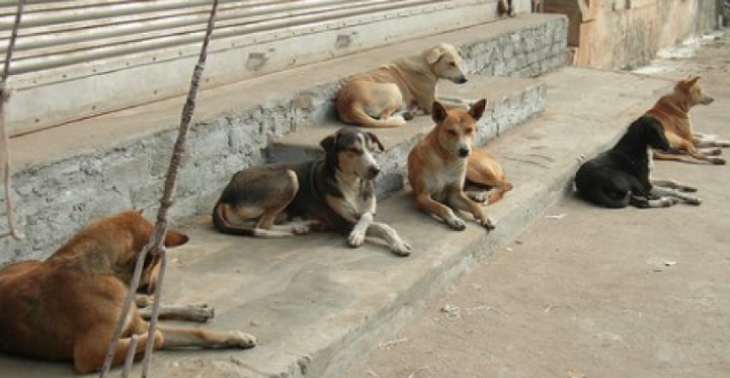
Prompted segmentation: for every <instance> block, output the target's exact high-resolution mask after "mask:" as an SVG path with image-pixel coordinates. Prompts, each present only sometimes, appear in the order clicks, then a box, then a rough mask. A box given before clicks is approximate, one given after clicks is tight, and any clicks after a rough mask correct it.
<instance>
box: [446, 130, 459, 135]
mask: <svg viewBox="0 0 730 378" xmlns="http://www.w3.org/2000/svg"><path fill="white" fill-rule="evenodd" d="M448 133H449V135H453V136H457V135H458V134H457V133H456V130H449V131H448Z"/></svg>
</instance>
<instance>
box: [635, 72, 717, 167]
mask: <svg viewBox="0 0 730 378" xmlns="http://www.w3.org/2000/svg"><path fill="white" fill-rule="evenodd" d="M699 79H700V78H699V76H696V77H690V78H688V79H686V80H680V81H679V82H678V83H677V84H676V85H675V86H674V91H673V92H672V93H671V94H669V95H666V96H663V97H662V98H660V99H659V101H657V103H656V104H655V105H654V107H653V108H651V109H649V111H647V112H646V115H647V116H650V117H652V118H654V119H656V120H657V121H659V123H661V125H662V127H663V128H664V133H665V134H666V136H667V140H669V144H670V145H671V148H672V150H673V151H674V152H678V153H679V154H689V155H690V156H691V157H692V158H694V159H697V160H700V161H705V162H709V163H712V164H718V165H722V164H725V159H723V158H720V157H713V156H711V155H719V154H720V153H721V152H722V151H721V150H720V149H719V148H717V147H730V141H721V140H717V138H716V137H715V136H711V135H703V134H699V133H694V132H693V130H692V122H691V121H690V118H689V111H690V109H691V108H692V107H694V106H695V105H699V104H701V105H709V104H711V103H712V102H713V101H714V99H713V98H712V97H710V96H708V95H707V94H706V93H704V91H703V90H702V87H701V86H700V85H699V84H697V81H698V80H699ZM704 148H712V149H709V150H703V149H704ZM654 158H655V159H658V160H674V161H682V162H693V161H692V160H689V159H687V158H686V157H684V156H681V155H678V154H669V153H664V152H659V151H655V152H654Z"/></svg>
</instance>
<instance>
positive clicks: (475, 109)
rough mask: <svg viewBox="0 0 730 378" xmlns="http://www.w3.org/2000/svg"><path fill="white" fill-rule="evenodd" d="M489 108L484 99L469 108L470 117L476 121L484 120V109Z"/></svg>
mask: <svg viewBox="0 0 730 378" xmlns="http://www.w3.org/2000/svg"><path fill="white" fill-rule="evenodd" d="M486 108H487V99H485V98H483V99H481V100H479V101H477V102H475V103H474V104H473V105H472V106H471V108H469V115H470V116H471V117H472V118H474V120H475V121H478V120H479V119H480V118H482V115H484V109H486Z"/></svg>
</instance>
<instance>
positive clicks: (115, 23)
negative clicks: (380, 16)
mask: <svg viewBox="0 0 730 378" xmlns="http://www.w3.org/2000/svg"><path fill="white" fill-rule="evenodd" d="M445 1H446V0H366V1H362V0H361V1H346V0H345V1H343V0H259V1H235V0H223V1H222V2H221V4H220V8H219V9H220V10H219V13H218V18H217V21H216V32H215V38H216V39H221V38H226V37H233V36H241V35H246V34H251V33H257V32H264V31H271V30H275V29H278V28H287V27H292V26H298V25H304V24H311V23H317V22H322V21H327V20H333V19H338V18H343V17H350V16H357V15H363V14H367V13H373V12H380V11H387V10H394V9H404V8H407V7H414V6H419V5H424V4H428V3H438V2H445ZM210 3H211V2H210V0H156V1H149V0H141V1H133V0H74V1H53V0H35V1H29V3H28V5H27V6H26V8H25V9H26V10H25V13H24V16H23V24H22V30H21V32H20V38H19V39H18V45H17V47H16V49H17V50H16V51H17V53H16V54H15V57H16V59H15V61H14V63H13V70H12V71H11V72H12V73H14V74H24V73H31V72H38V71H42V70H48V69H53V68H57V67H62V66H68V65H72V64H78V63H88V62H90V61H96V60H101V59H110V58H115V57H124V56H127V55H129V54H135V53H140V52H145V51H154V50H159V49H164V48H169V47H180V46H181V45H186V44H195V43H198V42H199V40H200V34H201V33H202V32H203V29H204V26H205V20H206V17H207V15H208V12H209V10H210ZM14 14H15V6H13V5H3V6H2V7H0V31H3V32H6V31H8V30H10V28H11V27H12V20H13V16H14ZM5 34H7V33H5ZM7 42H8V38H7V36H5V37H4V38H2V40H0V52H3V51H4V49H5V48H6V47H7Z"/></svg>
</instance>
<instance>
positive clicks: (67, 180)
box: [0, 15, 566, 263]
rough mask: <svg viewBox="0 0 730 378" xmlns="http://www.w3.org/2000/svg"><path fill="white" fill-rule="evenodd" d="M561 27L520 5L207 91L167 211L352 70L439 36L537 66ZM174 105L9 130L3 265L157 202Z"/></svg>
mask: <svg viewBox="0 0 730 378" xmlns="http://www.w3.org/2000/svg"><path fill="white" fill-rule="evenodd" d="M565 28H566V20H565V18H564V17H562V16H555V15H524V16H520V17H518V18H516V19H510V20H505V21H500V22H496V23H491V24H485V25H481V26H478V27H472V28H465V29H461V30H458V31H454V32H449V33H444V34H437V35H433V36H430V37H427V38H421V39H416V40H412V41H408V42H404V43H398V44H393V45H389V46H385V47H382V48H378V49H373V50H368V51H365V52H361V53H357V54H352V55H349V56H346V57H342V58H337V59H332V60H330V61H328V62H326V63H321V64H313V65H310V66H306V67H302V68H298V69H295V70H290V71H284V72H279V73H276V74H271V75H267V76H261V77H259V78H256V79H251V80H246V81H243V82H240V83H237V84H234V85H229V86H225V87H220V88H216V89H213V90H208V91H203V92H201V94H200V96H199V99H198V111H197V113H196V114H197V116H196V124H195V127H194V128H193V129H192V130H191V133H190V135H189V141H188V143H189V146H188V151H189V155H188V157H187V158H186V163H185V166H184V167H183V169H182V170H181V172H180V175H179V176H178V189H177V194H176V198H177V199H176V201H177V202H176V205H175V206H174V207H173V209H172V211H171V216H172V219H173V220H176V221H179V220H181V219H185V218H187V217H190V216H192V215H196V214H201V213H207V212H208V211H209V210H210V208H211V206H212V204H213V202H214V201H215V199H216V197H217V196H218V194H219V191H220V190H221V189H222V187H223V186H224V185H225V184H226V182H227V181H228V179H229V177H230V175H231V174H232V173H233V172H235V171H237V170H239V169H241V168H243V167H246V166H250V165H253V164H260V163H263V162H265V158H264V156H263V154H262V150H263V149H264V148H266V147H267V146H268V145H269V143H270V142H271V140H272V139H273V138H275V137H279V136H282V135H285V134H286V133H288V132H290V131H291V130H295V129H298V128H304V127H312V126H316V125H318V124H320V123H322V122H323V121H324V120H325V119H328V118H329V117H331V114H332V100H333V98H334V95H335V93H336V91H337V88H338V86H339V83H340V80H341V79H343V78H345V77H347V76H349V75H352V74H355V73H358V72H363V71H365V70H370V69H373V68H375V67H377V66H378V65H380V64H383V63H385V62H389V61H391V60H393V59H395V58H396V57H399V56H404V55H409V54H414V53H417V52H420V51H422V50H423V49H426V48H428V47H431V46H433V45H435V44H437V43H439V42H442V41H449V42H451V43H453V44H455V45H458V46H460V47H461V48H462V49H463V50H464V52H465V54H466V60H467V65H468V66H469V69H470V71H471V72H475V73H499V74H504V75H515V76H518V75H534V74H539V73H542V72H545V71H547V70H549V69H552V68H555V67H559V66H561V65H562V64H563V62H564V56H565V51H566V50H565V49H566V42H565V38H566V37H565ZM538 35H539V36H540V37H539V38H536V36H538ZM507 52H509V54H508V53H507ZM496 67H500V68H499V71H498V72H497V71H495V70H496V69H497V68H496ZM182 103H183V99H181V98H175V99H171V100H166V101H160V102H156V103H152V104H149V105H146V106H140V107H136V108H131V109H127V110H123V111H119V112H115V113H110V114H106V115H103V116H99V117H94V118H90V119H87V120H83V121H80V122H76V123H72V124H68V125H63V126H61V127H57V128H54V129H49V130H44V131H42V132H39V133H34V134H28V135H25V136H21V137H17V138H13V139H12V140H11V143H10V144H11V145H10V148H11V154H12V158H13V164H14V171H15V173H14V174H13V179H14V188H13V190H14V198H15V203H16V205H17V214H18V217H19V223H20V225H21V227H22V228H23V230H24V232H25V233H26V234H27V236H28V238H27V239H26V240H24V241H22V242H15V241H11V240H8V239H4V240H1V241H0V250H2V251H3V253H2V254H1V255H0V263H2V262H4V261H8V260H15V259H18V258H30V257H43V256H46V255H48V254H49V253H51V252H52V251H53V250H54V248H56V247H58V246H59V244H60V243H61V242H62V241H63V240H65V239H66V238H67V237H68V236H69V235H70V234H71V233H72V232H73V231H74V230H75V229H76V228H77V227H78V225H80V224H84V223H86V222H88V221H89V220H91V219H93V218H97V217H101V216H104V215H107V214H109V213H111V212H115V211H118V210H121V209H124V208H129V207H134V208H137V209H144V210H146V211H150V210H152V209H154V208H156V207H157V199H158V198H159V191H160V190H161V189H160V188H161V187H162V180H163V175H164V172H165V170H166V168H167V165H168V162H169V156H170V153H171V149H172V143H173V140H174V138H175V135H176V131H175V130H174V129H175V128H177V126H178V125H179V114H180V109H181V108H182ZM2 211H4V208H3V210H0V217H2V216H3V213H2Z"/></svg>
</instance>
